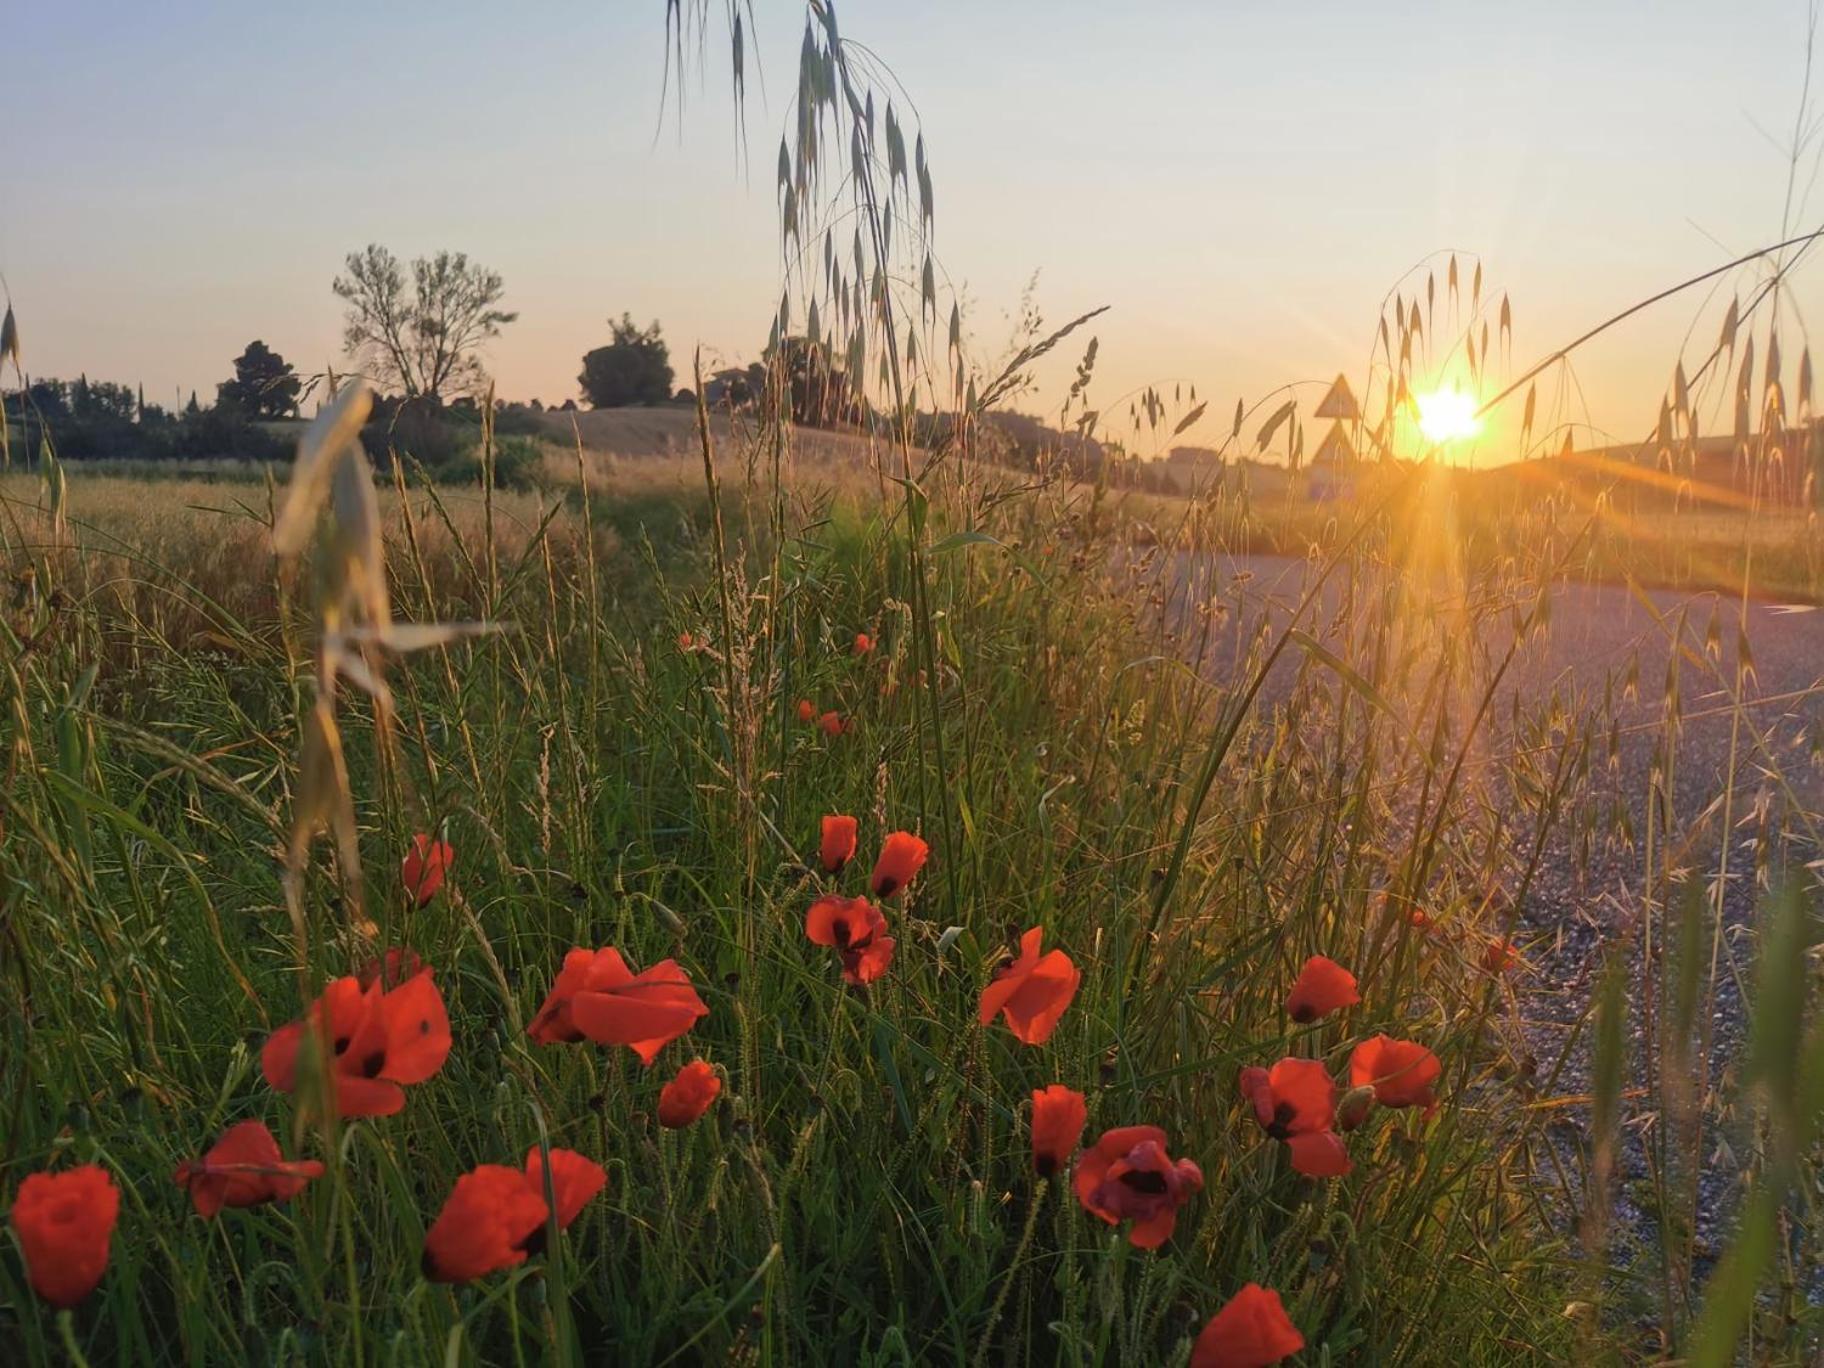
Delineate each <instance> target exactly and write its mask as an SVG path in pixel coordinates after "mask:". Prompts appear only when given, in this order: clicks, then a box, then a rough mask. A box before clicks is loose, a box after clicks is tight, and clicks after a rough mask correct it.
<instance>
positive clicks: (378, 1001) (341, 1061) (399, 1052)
mask: <svg viewBox="0 0 1824 1368" xmlns="http://www.w3.org/2000/svg"><path fill="white" fill-rule="evenodd" d="M307 1027H308V1028H309V1029H310V1030H311V1031H313V1032H314V1033H316V1035H317V1040H318V1044H319V1047H320V1051H321V1055H320V1057H321V1058H322V1059H323V1060H324V1067H326V1068H327V1069H328V1070H329V1073H330V1077H331V1079H332V1080H333V1082H334V1085H335V1093H334V1096H335V1105H336V1111H337V1113H338V1114H339V1115H341V1116H391V1115H392V1114H393V1113H394V1112H396V1111H398V1110H399V1109H400V1108H401V1107H403V1106H405V1088H404V1086H403V1085H405V1084H409V1083H422V1082H424V1080H425V1079H427V1078H429V1077H431V1076H432V1075H433V1074H435V1073H436V1072H437V1071H438V1070H439V1069H441V1068H442V1067H443V1061H444V1060H446V1059H448V1058H449V1055H450V1018H449V1013H448V1012H447V1011H445V1010H444V1005H443V994H441V993H439V992H438V991H437V984H436V981H435V980H434V979H433V978H432V977H431V972H430V970H428V969H420V970H419V972H417V973H416V974H414V975H412V977H410V978H408V979H407V980H406V981H405V982H404V983H402V984H400V985H399V986H398V987H397V988H392V989H387V988H383V987H381V985H380V984H379V982H378V981H376V982H374V983H371V984H369V985H368V986H367V987H366V988H363V987H362V986H361V983H360V980H358V979H356V978H354V977H352V976H350V977H348V978H339V979H335V980H333V981H332V982H331V983H329V984H328V985H326V986H325V987H324V989H323V996H322V997H320V998H318V999H317V1000H316V1001H315V1002H313V1003H311V1005H310V1010H309V1011H307V1012H306V1013H305V1014H304V1018H303V1020H301V1021H294V1022H292V1023H290V1024H289V1025H286V1026H281V1027H279V1029H278V1030H276V1031H274V1032H273V1033H272V1035H271V1036H270V1037H269V1038H268V1039H267V1041H266V1047H265V1048H264V1049H263V1050H261V1051H260V1068H261V1070H262V1071H263V1072H264V1073H265V1075H266V1081H267V1082H268V1083H270V1084H271V1085H272V1086H273V1087H275V1088H277V1089H278V1090H279V1091H280V1092H282V1093H291V1092H295V1091H297V1086H298V1049H299V1047H300V1046H301V1045H302V1044H303V1041H304V1032H305V1029H306V1028H307Z"/></svg>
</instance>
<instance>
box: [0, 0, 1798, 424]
mask: <svg viewBox="0 0 1824 1368" xmlns="http://www.w3.org/2000/svg"><path fill="white" fill-rule="evenodd" d="M756 9H757V10H758V28H759V40H758V45H757V47H758V58H759V68H760V69H759V70H758V71H757V72H756V71H753V70H752V68H751V66H750V93H749V100H748V109H747V118H748V128H749V134H748V146H749V149H750V151H751V154H752V158H753V164H754V172H753V175H752V176H751V178H749V177H747V176H745V175H744V173H743V170H742V168H741V164H740V160H739V156H738V151H739V149H738V144H737V139H736V134H735V126H734V119H733V116H732V111H731V101H730V97H729V94H728V81H727V78H726V70H727V45H726V39H725V37H724V36H723V35H722V34H721V33H720V32H719V31H718V32H716V33H713V34H712V37H711V41H710V45H709V48H708V53H707V63H706V66H705V67H704V68H703V69H702V70H693V73H692V75H691V77H690V80H689V83H688V94H689V103H688V105H687V108H686V111H685V114H684V118H683V120H682V123H681V124H680V122H679V120H678V119H677V117H676V113H675V110H674V111H667V112H665V113H661V110H660V106H659V101H660V87H661V79H662V76H663V71H664V59H663V42H664V22H663V21H664V0H594V2H593V3H552V4H539V5H523V6H504V5H499V4H470V3H451V2H449V0H445V2H444V3H436V4H432V3H417V2H413V3H403V2H401V3H388V4H384V5H373V4H353V3H339V2H337V0H327V2H325V3H318V4H313V5H309V6H289V5H286V6H279V5H266V6H262V5H247V4H245V3H244V2H242V3H233V4H201V3H196V4H188V5H158V6H152V5H140V4H96V3H76V2H71V3H38V4H29V5H22V6H20V7H18V8H15V9H14V11H13V12H12V13H11V14H10V15H9V20H8V24H7V32H8V44H7V49H8V50H7V54H6V56H5V58H4V67H5V73H6V87H7V98H6V106H7V110H8V113H7V116H6V118H5V119H4V120H3V121H0V151H3V152H4V159H3V164H4V166H5V168H6V170H5V172H4V175H3V177H0V186H4V189H3V190H0V203H3V204H4V209H3V210H0V271H3V272H4V274H5V276H6V279H7V282H8V284H9V285H10V287H11V291H12V294H13V297H14V300H15V302H16V305H17V307H18V311H19V317H20V322H21V327H22V335H23V339H24V343H25V348H26V362H27V365H28V368H29V369H30V370H31V371H32V372H33V373H35V374H40V375H52V374H63V375H70V374H74V373H75V372H77V371H79V370H83V371H86V372H87V373H88V374H89V375H90V376H91V377H95V378H109V379H117V380H123V381H127V382H129V383H132V382H141V381H143V383H144V384H145V386H146V392H147V395H148V397H151V398H155V399H162V400H167V401H168V400H169V399H170V398H171V397H172V396H174V395H175V394H178V393H180V392H181V393H186V394H187V392H188V391H189V390H190V389H191V388H192V387H194V388H196V389H198V390H201V391H203V392H204V393H205V394H207V393H209V392H211V391H212V389H213V386H214V384H215V382H216V381H218V380H220V379H222V378H224V377H225V376H226V375H227V374H228V373H229V369H230V368H229V362H230V360H231V358H232V357H233V356H234V355H235V354H236V353H237V352H238V351H239V350H240V349H241V347H242V346H243V345H244V344H245V343H246V342H247V341H248V340H249V339H251V338H253V337H255V336H258V337H261V338H263V339H264V340H265V341H266V342H267V343H269V344H270V345H272V346H274V347H276V348H277V349H278V350H280V351H281V352H283V353H284V354H285V355H286V356H287V357H288V358H290V359H292V360H294V361H295V362H297V363H298V364H299V365H300V367H301V368H303V369H307V370H316V369H320V368H321V367H322V365H324V364H325V363H327V362H329V361H332V360H334V359H336V357H337V354H338V351H339V346H340V324H339V320H340V307H339V301H338V300H337V299H336V298H335V297H334V296H333V295H332V294H331V292H330V289H329V283H330V280H331V278H332V277H333V276H334V275H335V274H336V272H337V270H338V269H339V266H340V263H341V260H342V257H343V255H344V254H345V253H347V252H349V251H351V250H353V249H356V248H358V247H360V246H362V245H363V244H365V243H367V242H369V241H379V242H383V243H385V244H387V245H388V246H390V247H392V248H393V249H394V250H395V251H396V252H398V253H399V254H400V255H401V256H402V257H409V256H412V255H415V254H417V253H420V252H425V251H429V250H434V249H436V248H439V247H445V246H448V247H452V248H459V249H462V250H466V251H468V252H469V253H470V254H471V255H472V256H474V257H476V258H478V259H480V260H482V261H484V262H486V263H487V264H489V265H490V266H493V267H495V268H496V269H498V270H500V271H501V272H502V273H503V274H504V276H505V277H506V281H507V286H508V304H509V306H510V307H515V308H517V309H519V310H520V314H521V317H520V321H519V322H518V323H517V324H515V325H514V326H513V327H512V328H510V329H509V330H508V333H507V335H506V336H505V337H504V338H503V339H502V340H501V341H500V342H499V343H497V344H496V345H495V346H494V348H493V349H492V352H491V353H490V355H489V358H488V360H489V363H490V365H491V368H492V369H493V371H494V373H495V374H496V375H497V376H498V379H499V383H500V388H501V391H502V393H504V394H505V395H507V396H510V397H519V398H529V397H533V396H537V397H539V398H541V399H543V400H545V401H546V402H554V401H557V400H560V399H562V398H564V397H565V396H567V395H570V394H572V393H574V384H575V375H576V372H577V369H578V358H579V357H580V355H581V353H582V352H583V351H584V350H585V349H587V348H588V347H590V346H593V345H597V344H598V343H599V342H600V341H602V340H603V339H604V336H605V332H606V327H605V324H604V319H606V318H607V317H608V316H609V315H610V314H613V315H616V316H618V315H619V314H620V312H621V311H622V310H623V309H625V310H630V311H631V312H632V313H633V314H634V315H635V316H636V317H637V318H640V319H642V320H644V319H648V318H653V317H656V318H659V319H661V320H662V321H663V323H664V326H665V331H666V334H667V336H668V338H669V339H670V340H671V343H672V347H673V353H674V358H677V359H680V360H683V361H684V362H685V365H684V366H681V367H680V370H681V371H682V370H683V369H685V368H687V365H688V355H689V352H690V349H691V347H692V346H693V345H694V344H696V343H697V342H699V341H700V342H701V343H702V344H704V346H705V347H706V348H709V349H712V350H713V351H714V352H715V353H716V354H717V355H718V356H721V357H726V358H729V359H746V358H749V357H751V356H752V355H753V354H754V353H755V352H756V351H757V350H758V347H759V345H760V344H761V343H762V341H763V340H764V336H765V330H766V323H767V319H768V316H769V312H770V310H771V308H772V307H773V304H774V301H775V300H776V298H777V292H778V290H777V287H778V279H779V268H778V249H777V245H776V244H777V227H776V219H775V207H774V197H773V180H772V167H773V162H774V158H775V155H776V149H777V146H778V135H779V131H780V129H781V127H782V126H783V121H784V119H785V116H786V111H787V97H788V96H789V94H790V92H791V91H792V90H793V88H794V85H795V64H796V49H797V45H798V41H799V37H800V33H801V28H802V23H803V19H802V13H803V10H802V6H801V5H798V4H795V3H784V2H783V0H779V2H777V3H776V2H775V0H756ZM839 13H840V15H841V17H842V21H843V25H844V28H845V30H846V31H847V33H848V34H849V35H850V36H851V37H852V38H855V39H857V40H860V41H863V42H865V43H867V44H868V46H869V47H870V48H871V49H873V50H874V51H875V52H877V53H878V54H879V55H880V56H881V57H882V58H883V59H885V60H886V61H887V62H888V63H889V64H890V65H891V66H892V68H893V69H894V71H895V72H896V74H897V75H898V76H899V78H900V80H901V81H902V82H903V83H904V85H905V86H906V88H907V89H908V90H909V91H910V92H911V94H912V96H913V98H914V99H915V100H916V101H917V105H918V110H919V113H920V115H921V116H922V119H923V126H924V129H925V134H926V138H927V141H928V143H929V146H930V150H931V159H932V166H933V171H934V175H935V179H936V190H937V201H938V248H939V252H940V255H941V258H942V260H943V263H944V266H945V268H946V270H947V271H948V273H949V275H950V277H951V278H952V279H953V280H954V281H957V282H960V283H962V284H965V285H966V287H967V293H968V297H969V298H970V299H971V300H972V302H973V303H972V309H971V313H970V329H971V332H972V334H973V336H974V338H975V339H976V346H977V350H978V352H979V353H980V354H981V355H982V356H983V358H984V359H985V360H986V359H992V358H993V357H994V356H996V355H998V354H999V352H1000V350H1001V345H1002V343H1003V341H1004V339H1005V338H1006V336H1007V332H1008V316H1009V314H1010V312H1011V310H1012V308H1013V306H1014V304H1015V303H1016V301H1017V299H1018V295H1019V291H1020V287H1021V286H1022V284H1023V283H1024V282H1025V280H1026V279H1027V277H1029V276H1030V275H1031V274H1032V272H1033V271H1035V270H1038V271H1040V272H1041V273H1042V274H1041V277H1040V293H1039V300H1040V303H1041V305H1042V306H1043V308H1044V310H1045V313H1046V315H1047V316H1048V317H1049V318H1052V319H1059V320H1061V319H1063V318H1065V317H1068V316H1069V315H1071V314H1073V313H1075V312H1078V311H1080V310H1082V309H1085V308H1088V307H1090V306H1093V305H1097V304H1104V303H1107V304H1112V305H1114V306H1115V307H1114V310H1113V312H1112V313H1111V314H1110V315H1109V316H1108V317H1107V318H1105V319H1103V320H1100V322H1099V326H1098V331H1099V334H1100V337H1101V342H1102V347H1101V356H1102V364H1101V369H1100V373H1099V376H1098V379H1097V383H1096V393H1097V396H1098V398H1099V400H1100V401H1101V402H1104V403H1106V402H1108V401H1109V400H1112V399H1113V398H1114V396H1115V395H1117V394H1119V393H1120V392H1122V391H1125V390H1127V389H1129V388H1130V387H1133V386H1136V385H1140V384H1143V383H1146V382H1148V381H1153V380H1165V381H1171V380H1174V379H1178V378H1184V379H1187V380H1193V381H1195V382H1196V383H1197V384H1198V386H1199V388H1200V390H1201V391H1202V392H1203V393H1206V394H1208V395H1210V396H1212V397H1213V398H1214V399H1215V400H1216V403H1215V404H1214V405H1213V407H1214V408H1218V409H1224V410H1226V409H1227V408H1228V407H1229V405H1231V404H1232V401H1233V398H1234V397H1235V396H1236V395H1248V396H1251V397H1252V396H1256V395H1258V394H1260V393H1261V392H1262V391H1263V390H1265V389H1266V388H1268V387H1269V386H1271V385H1274V384H1277V383H1279V382H1281V381H1284V380H1287V379H1295V378H1300V377H1307V376H1324V375H1329V374H1333V373H1334V372H1336V371H1337V370H1339V369H1348V370H1350V371H1351V372H1359V371H1360V369H1361V367H1362V365H1363V363H1364V361H1365V357H1366V352H1367V347H1368V342H1369V338H1370V334H1371V330H1372V328H1373V325H1374V321H1375V317H1376V314H1375V310H1376V308H1377V306H1378V304H1379V302H1380V300H1381V297H1382V295H1383V294H1384V292H1385V291H1386V290H1387V288H1388V287H1389V286H1390V285H1391V283H1392V282H1393V281H1394V280H1395V278H1396V277H1398V276H1399V275H1400V273H1401V272H1402V271H1403V270H1404V269H1405V268H1406V267H1407V266H1408V265H1409V264H1410V263H1412V262H1413V261H1414V260H1416V259H1417V258H1419V257H1421V256H1423V255H1424V254H1426V253H1427V252H1430V251H1432V250H1434V249H1439V248H1459V249H1463V250H1465V251H1475V252H1479V253H1480V254H1481V255H1482V257H1483V259H1484V260H1485V261H1486V263H1487V271H1488V278H1489V280H1490V282H1491V284H1492V285H1494V286H1495V287H1497V288H1503V287H1504V288H1506V289H1508V290H1510V291H1511V292H1512V295H1513V299H1514V307H1515V319H1516V348H1515V351H1516V360H1521V359H1524V358H1525V357H1527V356H1531V355H1533V354H1534V353H1537V352H1543V351H1546V350H1549V349H1550V348H1551V347H1552V346H1554V345H1556V344H1557V343H1559V342H1561V341H1564V340H1566V339H1567V338H1568V337H1569V336H1571V335H1574V334H1575V333H1577V332H1579V331H1581V330H1582V328H1583V327H1584V326H1585V325H1586V324H1588V323H1589V322H1591V321H1594V320H1595V319H1597V318H1599V317H1601V316H1603V315H1605V314H1606V313H1608V312H1610V311H1611V310H1613V309H1614V308H1617V307H1619V306H1621V305H1624V304H1626V303H1628V302H1630V301H1631V300H1632V299H1634V298H1636V297H1639V296H1642V295H1645V294H1648V293H1650V292H1652V291H1653V290H1655V289H1656V288H1659V287H1661V286H1663V285H1665V284H1667V283H1670V282H1671V281H1674V280H1676V279H1678V278H1680V277H1682V276H1684V275H1687V274H1693V273H1695V272H1696V271H1699V270H1702V269H1704V268H1706V267H1708V266H1710V265H1713V264H1717V263H1718V262H1720V261H1722V260H1724V259H1726V257H1727V255H1729V254H1735V253H1738V252H1741V251H1745V250H1747V249H1749V248H1751V247H1753V246H1756V245H1760V244H1762V243H1764V242H1768V241H1771V240H1773V237H1774V235H1775V234H1776V233H1777V231H1778V229H1779V227H1780V215H1781V209H1782V200H1783V197H1784V190H1785V167H1784V163H1783V160H1782V158H1781V156H1780V154H1779V153H1777V152H1776V151H1775V150H1774V148H1773V147H1772V146H1770V144H1769V141H1768V139H1767V138H1766V137H1765V136H1764V135H1763V133H1762V132H1760V131H1757V127H1756V125H1757V123H1758V124H1759V125H1760V126H1761V127H1762V128H1765V129H1767V130H1770V131H1772V132H1773V133H1775V134H1776V135H1777V136H1778V137H1779V138H1780V139H1782V140H1784V139H1785V138H1787V137H1789V136H1790V131H1791V128H1792V123H1793V117H1794V113H1795V109H1796V106H1797V102H1798V98H1799V92H1800V83H1801V79H1802V76H1803V70H1804V55H1805V53H1804V48H1805V32H1806V23H1807V13H1806V8H1805V0H1746V2H1745V3H1737V4H1720V3H1717V2H1716V0H1699V2H1698V3H1686V2H1685V0H1666V2H1665V3H1660V4H1654V5H1651V6H1648V5H1643V4H1640V3H1637V2H1628V0H1578V2H1577V3H1557V2H1556V0H1550V2H1548V3H1528V4H1524V5H1522V4H1500V5H1496V4H1462V3H1399V2H1398V0H1395V2H1392V3H1384V4H1379V5H1363V4H1359V3H1348V4H1344V3H1329V2H1328V0H1325V2H1323V3H1317V2H1313V3H1306V4H1299V5H1282V4H1267V3H1255V4H1246V5H1240V4H1220V3H1192V2H1190V0H1186V2H1185V3H1157V4H1151V5H1118V4H1113V3H1106V2H1103V3H1088V2H1087V0H1047V3H1037V2H1036V0H1014V2H1009V3H993V4H990V3H985V2H984V0H933V2H932V3H926V4H906V3H904V0H847V2H846V3H841V4H840V7H839ZM1820 83H1821V84H1824V82H1820ZM1808 170H1809V167H1808ZM1808 208H1809V217H1808V218H1807V219H1806V222H1807V225H1808V226H1815V223H1814V222H1813V220H1814V219H1816V218H1824V195H1819V196H1815V197H1814V198H1813V202H1812V203H1811V204H1810V205H1809V206H1808ZM1820 256H1824V253H1820ZM1820 280H1824V274H1821V273H1820V272H1818V271H1814V272H1811V273H1810V274H1809V275H1808V276H1807V277H1806V278H1805V279H1804V281H1803V282H1802V284H1801V286H1800V289H1799V302H1800V304H1801V305H1803V304H1804V303H1805V302H1806V300H1807V299H1809V301H1810V302H1811V303H1812V304H1813V305H1814V306H1815V305H1816V304H1817V303H1818V302H1819V296H1820V290H1821V287H1820V285H1819V281H1820ZM1698 303H1699V301H1698V300H1697V299H1695V298H1693V299H1692V300H1690V301H1689V302H1683V301H1681V302H1679V303H1677V304H1674V305H1673V306H1671V307H1670V308H1668V309H1664V310H1661V311H1658V312H1656V313H1654V314H1652V315H1650V316H1649V317H1648V318H1646V319H1644V320H1643V321H1641V322H1640V323H1638V324H1634V325H1630V326H1629V327H1627V328H1626V329H1624V330H1621V331H1619V333H1618V334H1617V335H1616V336H1614V337H1613V338H1611V339H1605V341H1604V342H1603V343H1602V344H1600V345H1599V347H1598V348H1597V349H1596V350H1594V351H1592V352H1591V354H1590V355H1589V357H1588V359H1587V360H1586V361H1585V362H1584V363H1583V365H1582V367H1581V375H1582V378H1583V380H1584V383H1585V386H1586V389H1587V390H1588V393H1589V397H1590V400H1591V403H1592V405H1593V408H1594V411H1595V416H1596V419H1597V421H1598V422H1599V423H1601V424H1603V425H1604V426H1608V427H1611V428H1613V429H1615V430H1617V431H1618V432H1621V433H1623V434H1624V435H1626V436H1629V437H1633V436H1637V435H1638V434H1639V432H1640V430H1641V429H1642V428H1644V427H1646V426H1648V425H1650V424H1651V422H1652V419H1653V416H1654V413H1655V411H1656V409H1657V405H1658V400H1659V394H1660V392H1661V390H1662V388H1663V386H1664V384H1665V378H1666V376H1667V375H1668V373H1669V371H1670V367H1671V363H1672V360H1673V359H1674V357H1675V356H1676V349H1677V346H1678V344H1679V342H1680V339H1681V338H1682V336H1683V333H1684V330H1685V328H1686V326H1687V325H1688V324H1689V323H1690V322H1691V320H1692V316H1693V313H1694V311H1695V309H1696V307H1697V304H1698ZM1814 311H1815V310H1814ZM1712 326H1713V325H1711V324H1710V323H1705V324H1704V332H1705V335H1706V341H1707V340H1708V334H1709V330H1710V328H1711V327H1712ZM1787 346H1788V352H1789V354H1790V355H1791V356H1792V357H1793V358H1794V359H1795V363H1796V356H1797V352H1798V346H1797V345H1795V344H1794V343H1792V342H1788V344H1787ZM1074 359H1075V354H1074V353H1073V354H1072V355H1071V356H1069V357H1060V358H1059V359H1058V360H1057V362H1056V364H1055V365H1054V366H1053V367H1052V368H1051V370H1050V371H1049V372H1047V374H1046V376H1045V377H1044V378H1045V379H1046V381H1047V383H1048V385H1049V386H1050V387H1051V388H1050V394H1055V393H1056V390H1057V387H1058V386H1059V385H1061V383H1063V381H1064V380H1067V379H1068V375H1069V367H1070V365H1071V363H1072V362H1074ZM1060 377H1062V379H1060ZM682 379H683V377H682V375H681V376H680V380H681V381H682ZM1049 397H1050V395H1049V394H1048V395H1047V398H1049Z"/></svg>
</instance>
